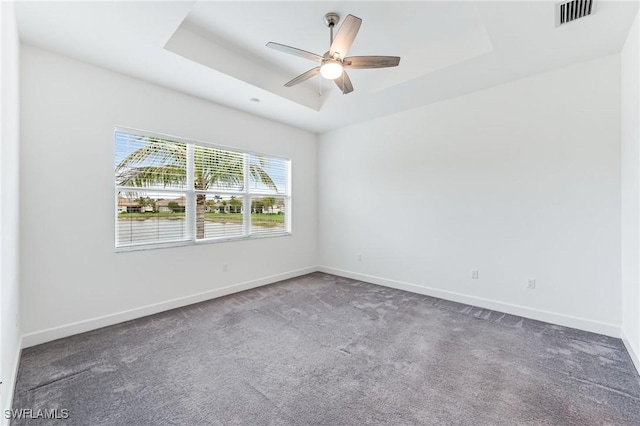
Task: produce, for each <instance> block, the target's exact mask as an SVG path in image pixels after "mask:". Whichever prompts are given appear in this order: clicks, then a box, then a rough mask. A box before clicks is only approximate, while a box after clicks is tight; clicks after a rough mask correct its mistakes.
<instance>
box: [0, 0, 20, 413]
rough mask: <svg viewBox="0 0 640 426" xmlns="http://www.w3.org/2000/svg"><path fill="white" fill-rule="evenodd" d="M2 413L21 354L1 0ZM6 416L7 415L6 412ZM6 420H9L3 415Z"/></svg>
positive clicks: (11, 43) (12, 106)
mask: <svg viewBox="0 0 640 426" xmlns="http://www.w3.org/2000/svg"><path fill="white" fill-rule="evenodd" d="M0 40H1V44H0V99H2V102H1V104H0V127H1V132H0V179H1V181H0V182H1V184H0V206H2V207H1V208H0V239H1V240H0V241H1V243H0V329H1V331H0V333H1V335H0V356H1V357H2V358H1V362H0V381H2V386H0V415H1V413H4V410H5V409H6V408H9V407H10V406H11V398H12V396H13V387H14V380H15V375H16V372H17V367H18V359H19V355H20V311H19V307H20V287H19V277H18V276H19V260H18V248H19V233H18V230H19V225H20V219H19V210H18V209H19V201H20V197H19V195H18V194H19V187H18V184H19V172H18V164H19V160H18V144H19V130H20V125H19V109H20V108H19V107H20V97H19V62H20V41H19V39H18V30H17V27H16V18H15V13H14V10H13V3H9V2H0ZM2 418H3V419H4V416H2ZM0 422H2V423H3V424H4V420H1V421H0Z"/></svg>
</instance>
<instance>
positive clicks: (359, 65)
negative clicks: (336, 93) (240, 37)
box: [267, 12, 400, 95]
mask: <svg viewBox="0 0 640 426" xmlns="http://www.w3.org/2000/svg"><path fill="white" fill-rule="evenodd" d="M338 21H340V16H339V15H338V14H337V13H335V12H329V13H327V14H326V15H324V22H325V24H326V25H327V26H328V27H329V31H330V42H329V46H330V47H329V51H328V52H326V53H325V54H324V55H322V56H320V55H317V54H315V53H311V52H307V51H306V50H301V49H297V48H295V47H291V46H286V45H284V44H279V43H274V42H269V43H267V47H270V48H272V49H276V50H279V51H281V52H284V53H289V54H291V55H295V56H299V57H301V58H305V59H310V60H312V61H316V62H320V65H319V66H317V67H315V68H312V69H310V70H309V71H307V72H304V73H302V74H300V75H299V76H297V77H296V78H294V79H293V80H291V81H289V82H288V83H286V84H285V87H292V86H295V85H296V84H298V83H302V82H303V81H305V80H308V79H310V78H311V77H313V76H315V75H318V73H319V74H320V75H322V77H324V78H326V79H328V80H333V81H334V82H335V83H336V85H337V86H338V87H339V88H340V90H342V93H343V94H345V95H346V94H347V93H351V92H353V84H351V79H350V78H349V76H348V75H347V73H346V71H345V70H347V69H366V68H388V67H397V66H398V64H399V63H400V57H399V56H346V55H347V52H348V51H349V48H350V47H351V45H352V44H353V41H354V40H355V38H356V35H357V34H358V30H359V29H360V25H361V24H362V19H360V18H357V17H355V16H353V15H347V17H346V18H345V20H344V22H343V23H342V25H341V26H340V29H339V30H338V33H337V34H336V37H335V38H333V27H335V26H336V24H337V23H338Z"/></svg>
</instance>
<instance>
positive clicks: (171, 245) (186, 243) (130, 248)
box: [115, 232, 292, 253]
mask: <svg viewBox="0 0 640 426" xmlns="http://www.w3.org/2000/svg"><path fill="white" fill-rule="evenodd" d="M291 235H292V233H291V232H283V233H279V234H267V235H249V236H241V237H228V238H209V239H203V240H196V241H170V242H166V243H156V244H139V245H131V246H123V247H116V248H115V252H116V253H128V252H131V251H142V250H158V249H163V248H174V247H185V246H200V245H206V244H219V243H228V242H233V241H250V240H264V239H269V238H279V237H290V236H291Z"/></svg>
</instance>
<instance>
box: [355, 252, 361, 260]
mask: <svg viewBox="0 0 640 426" xmlns="http://www.w3.org/2000/svg"><path fill="white" fill-rule="evenodd" d="M356 259H358V262H362V254H360V253H358V254H356Z"/></svg>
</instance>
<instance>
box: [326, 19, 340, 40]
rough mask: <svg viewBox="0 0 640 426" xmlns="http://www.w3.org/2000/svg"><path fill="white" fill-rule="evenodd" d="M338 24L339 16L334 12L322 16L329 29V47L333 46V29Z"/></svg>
mask: <svg viewBox="0 0 640 426" xmlns="http://www.w3.org/2000/svg"><path fill="white" fill-rule="evenodd" d="M338 22H340V15H338V14H337V13H335V12H329V13H327V14H326V15H324V23H325V24H326V25H327V27H329V33H330V35H329V46H331V45H332V44H333V27H335V26H336V25H337V24H338Z"/></svg>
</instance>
